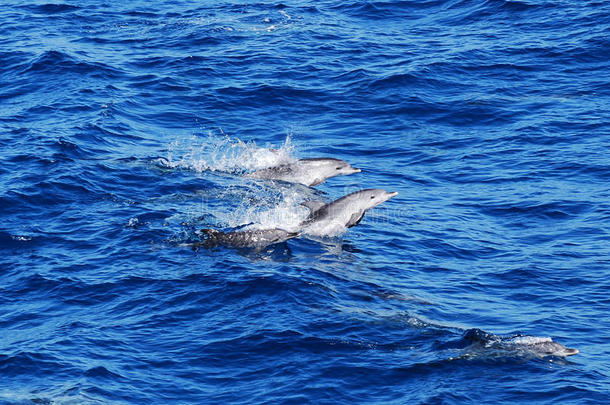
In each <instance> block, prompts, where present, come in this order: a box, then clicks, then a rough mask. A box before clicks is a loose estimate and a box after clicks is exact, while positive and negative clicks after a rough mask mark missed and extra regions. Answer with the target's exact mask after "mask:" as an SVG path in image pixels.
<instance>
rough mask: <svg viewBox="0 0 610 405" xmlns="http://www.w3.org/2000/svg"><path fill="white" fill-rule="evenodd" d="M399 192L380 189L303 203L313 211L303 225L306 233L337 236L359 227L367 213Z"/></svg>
mask: <svg viewBox="0 0 610 405" xmlns="http://www.w3.org/2000/svg"><path fill="white" fill-rule="evenodd" d="M397 194H398V193H397V192H388V191H385V190H382V189H379V188H371V189H367V190H360V191H356V192H353V193H351V194H348V195H346V196H343V197H341V198H339V199H338V200H335V201H333V202H331V203H330V204H324V203H322V202H316V201H307V202H305V203H303V205H305V206H306V207H307V208H309V210H310V211H311V213H310V215H309V217H307V218H306V219H305V221H303V222H302V223H301V227H302V229H303V232H304V233H307V234H309V235H314V236H337V235H338V234H340V233H342V232H344V231H345V228H351V227H352V226H355V225H358V223H360V221H361V220H362V217H364V214H365V212H366V211H368V210H370V209H371V208H373V207H376V206H377V205H379V204H381V203H383V202H385V201H387V200H389V199H390V198H392V197H394V196H395V195H397Z"/></svg>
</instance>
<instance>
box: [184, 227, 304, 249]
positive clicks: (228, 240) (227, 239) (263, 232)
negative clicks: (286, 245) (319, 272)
mask: <svg viewBox="0 0 610 405" xmlns="http://www.w3.org/2000/svg"><path fill="white" fill-rule="evenodd" d="M200 232H201V233H202V234H204V235H207V239H204V240H203V241H201V242H197V243H195V244H194V245H193V247H195V248H197V247H205V248H212V247H215V246H218V245H221V246H227V247H233V248H264V247H266V246H269V245H273V244H276V243H281V242H285V241H287V240H288V239H292V238H296V237H297V236H299V232H288V231H285V230H283V229H260V230H251V231H235V232H221V231H218V230H216V229H202V230H201V231H200Z"/></svg>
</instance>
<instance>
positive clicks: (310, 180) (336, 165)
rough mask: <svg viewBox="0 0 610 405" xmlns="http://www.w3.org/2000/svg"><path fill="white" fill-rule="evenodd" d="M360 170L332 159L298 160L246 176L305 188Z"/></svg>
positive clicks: (344, 162) (342, 161)
mask: <svg viewBox="0 0 610 405" xmlns="http://www.w3.org/2000/svg"><path fill="white" fill-rule="evenodd" d="M359 172H360V169H356V168H355V167H352V166H351V165H350V164H349V163H347V162H346V161H344V160H340V159H333V158H312V159H299V160H297V161H296V162H295V163H289V164H283V165H280V166H275V167H269V168H266V169H261V170H257V171H255V172H253V173H250V174H248V175H247V176H248V177H253V178H256V179H270V180H283V181H286V182H289V183H301V184H304V185H306V186H310V187H313V186H317V185H318V184H321V183H324V181H325V180H326V179H329V178H331V177H335V176H339V175H348V174H353V173H359Z"/></svg>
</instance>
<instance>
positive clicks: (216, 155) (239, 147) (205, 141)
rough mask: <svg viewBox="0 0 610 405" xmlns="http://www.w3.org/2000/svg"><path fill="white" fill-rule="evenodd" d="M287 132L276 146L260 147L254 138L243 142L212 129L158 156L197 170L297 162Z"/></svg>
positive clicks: (240, 169)
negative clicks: (251, 140)
mask: <svg viewBox="0 0 610 405" xmlns="http://www.w3.org/2000/svg"><path fill="white" fill-rule="evenodd" d="M293 152H294V146H293V144H292V142H291V138H290V135H287V136H286V139H285V141H284V143H283V144H282V145H280V146H279V147H273V146H271V147H260V146H258V145H256V143H255V142H244V141H242V140H241V139H239V138H232V137H230V136H228V135H226V134H224V133H222V132H221V134H220V136H219V135H215V134H213V133H212V132H211V131H210V132H209V133H208V136H207V137H205V138H202V137H199V136H195V135H193V136H191V137H190V138H187V139H180V140H176V141H174V142H172V143H171V144H170V145H169V146H168V150H167V157H166V158H161V159H158V161H157V162H158V163H159V164H160V165H162V166H165V167H169V168H172V169H175V168H180V169H188V170H194V171H196V172H199V173H201V172H203V171H206V170H207V171H219V172H227V173H245V172H250V171H254V170H258V169H264V168H267V167H273V166H278V165H282V164H287V163H294V162H296V158H295V157H294V156H293Z"/></svg>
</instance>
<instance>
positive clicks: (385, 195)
mask: <svg viewBox="0 0 610 405" xmlns="http://www.w3.org/2000/svg"><path fill="white" fill-rule="evenodd" d="M396 195H398V192H396V191H385V190H382V189H380V188H369V189H367V190H360V191H356V192H355V193H352V194H351V195H350V197H351V199H352V200H354V203H355V204H356V205H357V206H358V208H359V209H360V210H362V211H366V210H368V209H371V208H373V207H376V206H378V205H379V204H381V203H382V202H385V201H388V200H389V199H390V198H392V197H394V196H396Z"/></svg>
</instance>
